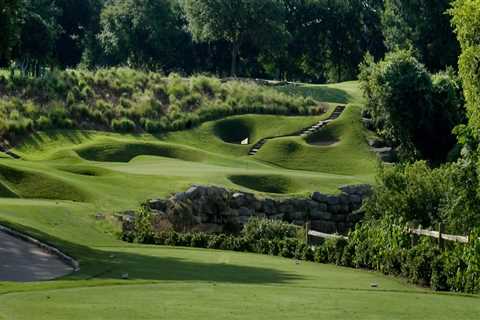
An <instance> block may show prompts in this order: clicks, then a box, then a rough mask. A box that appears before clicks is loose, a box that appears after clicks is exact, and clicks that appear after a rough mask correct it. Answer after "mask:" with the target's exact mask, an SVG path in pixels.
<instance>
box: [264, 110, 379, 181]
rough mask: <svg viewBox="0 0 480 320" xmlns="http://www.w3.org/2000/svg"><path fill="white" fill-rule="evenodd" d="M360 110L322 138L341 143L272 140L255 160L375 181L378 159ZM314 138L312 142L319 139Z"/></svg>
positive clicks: (346, 113)
mask: <svg viewBox="0 0 480 320" xmlns="http://www.w3.org/2000/svg"><path fill="white" fill-rule="evenodd" d="M360 118H361V115H360V108H359V107H358V106H356V105H348V107H347V109H346V110H345V111H344V113H343V114H342V116H341V117H340V118H339V119H337V120H335V121H333V122H331V123H330V124H328V126H327V128H326V129H325V130H322V131H320V132H319V133H318V134H319V135H322V134H325V135H326V137H327V138H326V139H331V138H334V139H335V140H336V141H339V142H338V143H336V144H334V145H326V146H313V145H311V144H309V143H308V141H309V139H303V138H300V137H294V138H280V139H273V140H270V141H269V142H268V143H267V144H266V145H265V146H264V147H263V148H262V149H260V151H259V152H258V153H257V155H256V156H255V157H256V158H257V159H259V160H262V161H265V162H267V163H271V164H274V165H277V166H279V167H282V168H287V169H292V170H309V171H317V172H318V171H319V172H328V173H331V174H341V175H352V176H364V177H365V176H370V178H373V174H374V172H375V166H376V161H377V160H376V156H375V154H374V153H373V152H372V151H371V150H370V148H369V146H368V144H367V142H366V139H365V134H366V133H365V129H364V128H363V126H362V124H361V121H360ZM318 138H319V137H318V136H317V137H316V138H315V137H313V138H310V139H318Z"/></svg>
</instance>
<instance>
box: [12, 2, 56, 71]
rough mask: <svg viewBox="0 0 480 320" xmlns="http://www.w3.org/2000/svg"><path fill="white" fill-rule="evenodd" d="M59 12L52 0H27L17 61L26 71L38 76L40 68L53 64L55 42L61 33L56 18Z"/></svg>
mask: <svg viewBox="0 0 480 320" xmlns="http://www.w3.org/2000/svg"><path fill="white" fill-rule="evenodd" d="M58 15H59V10H58V8H57V7H56V6H55V3H54V2H53V1H51V0H25V14H24V16H23V23H22V26H21V33H20V41H19V44H18V46H17V48H16V52H15V57H16V60H17V61H19V62H20V63H21V66H22V69H23V70H24V71H28V72H31V73H33V74H38V72H39V68H40V67H41V66H43V65H46V64H48V63H51V62H52V60H53V53H54V48H55V41H56V39H57V38H58V35H59V33H60V30H61V29H60V26H59V25H58V23H57V21H56V18H57V17H58Z"/></svg>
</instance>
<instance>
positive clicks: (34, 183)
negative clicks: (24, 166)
mask: <svg viewBox="0 0 480 320" xmlns="http://www.w3.org/2000/svg"><path fill="white" fill-rule="evenodd" d="M0 178H1V182H3V184H4V185H5V186H7V187H8V189H10V190H11V191H12V192H14V193H15V194H16V195H18V196H20V197H22V198H42V199H60V200H72V201H85V200H86V199H87V196H86V194H85V193H84V192H83V191H82V190H80V189H78V188H76V187H74V186H73V185H72V184H70V183H68V182H67V181H65V180H63V179H61V178H58V177H54V176H51V175H49V174H44V173H41V172H37V171H27V170H21V169H17V168H13V167H10V166H6V165H0Z"/></svg>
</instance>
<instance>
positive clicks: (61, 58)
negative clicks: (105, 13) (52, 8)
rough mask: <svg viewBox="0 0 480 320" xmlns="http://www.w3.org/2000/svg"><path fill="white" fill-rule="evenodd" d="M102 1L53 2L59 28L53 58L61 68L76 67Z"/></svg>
mask: <svg viewBox="0 0 480 320" xmlns="http://www.w3.org/2000/svg"><path fill="white" fill-rule="evenodd" d="M100 2H103V1H102V0H83V1H77V0H55V4H56V6H57V8H58V11H59V15H58V17H57V18H56V20H57V23H58V25H59V28H60V32H59V35H58V38H57V39H56V42H55V58H56V60H57V62H58V63H59V65H60V66H62V67H73V66H76V65H77V64H78V63H79V62H80V59H81V56H82V54H83V52H84V50H85V46H86V44H87V42H86V40H87V39H86V37H87V36H88V33H89V32H90V30H92V29H96V28H95V23H96V20H98V17H99V9H98V7H99V6H100V5H101V4H100Z"/></svg>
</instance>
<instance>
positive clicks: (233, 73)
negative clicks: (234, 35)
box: [230, 42, 240, 78]
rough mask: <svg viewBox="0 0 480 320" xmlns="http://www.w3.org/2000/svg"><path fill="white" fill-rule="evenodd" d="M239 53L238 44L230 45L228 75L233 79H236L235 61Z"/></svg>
mask: <svg viewBox="0 0 480 320" xmlns="http://www.w3.org/2000/svg"><path fill="white" fill-rule="evenodd" d="M239 52H240V44H239V43H237V42H235V43H233V44H232V66H231V69H230V73H231V74H230V75H231V76H232V77H234V78H236V77H237V60H238V54H239Z"/></svg>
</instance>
